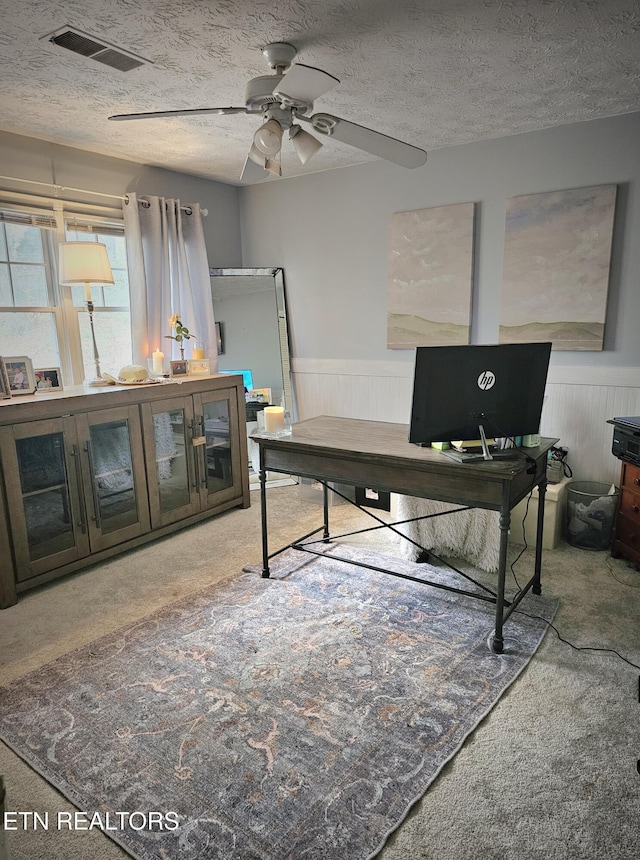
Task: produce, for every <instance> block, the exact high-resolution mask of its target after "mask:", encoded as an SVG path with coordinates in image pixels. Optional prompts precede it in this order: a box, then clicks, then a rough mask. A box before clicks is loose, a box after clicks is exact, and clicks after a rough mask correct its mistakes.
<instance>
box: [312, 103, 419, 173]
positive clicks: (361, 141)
mask: <svg viewBox="0 0 640 860" xmlns="http://www.w3.org/2000/svg"><path fill="white" fill-rule="evenodd" d="M297 118H298V119H299V120H305V121H306V122H310V123H311V125H312V126H313V127H314V129H315V130H316V131H318V132H320V133H321V134H326V135H329V137H334V138H335V139H336V140H339V141H341V142H342V143H348V144H349V146H355V147H356V148H357V149H362V150H364V152H370V153H371V155H377V156H378V157H379V158H384V159H385V161H392V162H393V163H394V164H399V165H400V166H401V167H420V166H421V165H422V164H424V163H425V162H426V160H427V153H426V152H425V151H424V149H419V148H418V147H417V146H412V145H411V144H410V143H403V142H402V141H401V140H396V139H395V138H394V137H388V136H387V135H386V134H381V133H380V132H379V131H372V130H371V129H370V128H365V127H364V126H362V125H356V124H355V123H354V122H348V121H347V120H346V119H340V117H338V116H331V114H328V113H316V114H314V115H313V116H312V117H304V116H298V117H297Z"/></svg>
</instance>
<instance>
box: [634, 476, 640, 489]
mask: <svg viewBox="0 0 640 860" xmlns="http://www.w3.org/2000/svg"><path fill="white" fill-rule="evenodd" d="M633 483H634V484H637V485H638V486H639V487H640V478H634V480H633Z"/></svg>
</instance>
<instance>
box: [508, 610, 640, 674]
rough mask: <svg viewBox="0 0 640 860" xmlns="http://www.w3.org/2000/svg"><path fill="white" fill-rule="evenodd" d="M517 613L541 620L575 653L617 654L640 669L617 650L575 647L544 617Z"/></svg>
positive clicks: (589, 646)
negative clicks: (597, 652) (599, 652)
mask: <svg viewBox="0 0 640 860" xmlns="http://www.w3.org/2000/svg"><path fill="white" fill-rule="evenodd" d="M515 611H516V612H519V613H520V614H521V615H526V616H527V618H535V619H539V620H540V621H544V623H545V624H547V625H548V626H549V627H550V628H551V629H552V630H553V631H554V632H555V634H556V636H557V637H558V639H559V640H560V641H561V642H564V644H565V645H569V647H570V648H573V650H574V651H602V652H605V653H608V654H615V655H616V657H619V658H620V659H621V660H622V661H623V662H624V663H628V665H629V666H633V668H634V669H640V666H638V664H637V663H633V662H632V661H631V660H627V658H626V657H623V656H622V654H620V652H619V651H616V650H615V648H597V647H596V646H591V645H574V644H573V642H569V640H568V639H565V638H564V637H563V636H561V635H560V632H559V631H558V628H557V627H554V625H553V624H552V623H551V622H550V621H549V620H547V619H546V618H544V616H542V615H531V614H530V613H529V612H525V611H524V610H522V609H516V610H515Z"/></svg>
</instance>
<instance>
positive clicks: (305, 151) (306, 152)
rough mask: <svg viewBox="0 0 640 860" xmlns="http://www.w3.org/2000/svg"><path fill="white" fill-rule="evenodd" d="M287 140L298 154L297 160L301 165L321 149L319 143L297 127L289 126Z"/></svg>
mask: <svg viewBox="0 0 640 860" xmlns="http://www.w3.org/2000/svg"><path fill="white" fill-rule="evenodd" d="M289 138H290V139H291V142H292V143H293V148H294V149H295V151H296V153H297V154H298V158H299V159H300V161H301V162H302V163H303V164H306V163H307V161H309V159H310V158H311V156H312V155H315V154H316V152H318V150H320V149H322V144H321V143H320V141H319V140H317V138H315V137H314V136H313V135H312V134H309V132H307V131H305V130H304V129H303V128H300V126H299V125H292V126H291V128H290V129H289Z"/></svg>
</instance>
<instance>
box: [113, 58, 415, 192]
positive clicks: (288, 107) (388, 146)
mask: <svg viewBox="0 0 640 860" xmlns="http://www.w3.org/2000/svg"><path fill="white" fill-rule="evenodd" d="M262 53H263V55H264V57H265V58H266V60H267V62H268V63H269V66H270V68H271V69H273V70H274V74H272V75H261V76H260V77H258V78H252V80H250V81H249V83H248V84H247V86H246V88H245V99H244V100H245V106H244V107H225V108H191V109H186V110H165V111H152V112H149V113H127V114H116V115H115V116H110V117H109V119H110V120H129V119H154V118H163V117H171V116H195V115H197V114H207V113H214V114H234V113H247V114H261V115H262V119H263V123H262V125H261V126H260V128H259V129H258V130H257V131H256V133H255V134H254V136H253V142H252V144H251V148H250V149H249V154H248V156H247V159H246V161H245V164H244V168H243V170H242V175H241V177H240V178H241V179H242V180H255V179H262V178H264V177H265V176H267V175H268V174H272V175H275V176H281V175H282V170H281V166H280V152H281V148H282V138H283V135H284V132H285V131H287V132H288V135H289V139H290V140H291V143H292V145H293V148H294V149H295V151H296V153H297V155H298V157H299V159H300V161H301V162H302V164H306V162H307V161H308V160H309V159H310V158H311V156H312V155H314V154H315V153H316V152H318V150H320V149H322V143H321V142H320V141H319V140H318V139H317V138H316V137H314V136H313V135H312V134H309V133H308V132H307V131H305V130H304V129H303V128H302V126H300V125H299V124H298V121H299V122H304V123H308V124H309V125H310V126H311V128H312V129H314V130H315V131H316V132H318V133H319V134H320V135H326V136H328V137H333V138H334V139H335V140H339V141H341V142H342V143H347V144H349V145H350V146H354V147H356V148H357V149H361V150H363V151H364V152H369V153H371V155H377V156H378V157H379V158H384V159H385V160H386V161H392V162H394V163H395V164H399V165H401V166H402V167H420V165H422V164H424V163H425V161H426V160H427V153H426V152H425V151H424V150H423V149H419V148H418V147H416V146H411V144H408V143H403V142H402V141H400V140H396V139H395V138H393V137H388V136H387V135H386V134H381V133H380V132H378V131H372V130H371V129H369V128H364V126H361V125H356V124H355V123H353V122H348V121H347V120H345V119H341V118H340V117H337V116H333V115H332V114H328V113H315V114H313V115H311V116H309V115H308V114H310V113H311V111H312V109H313V103H314V101H315V100H316V99H317V98H319V97H320V96H322V95H324V94H325V93H326V92H328V91H329V90H330V89H332V88H333V87H335V86H336V85H337V84H339V83H340V81H339V80H338V78H335V77H334V76H333V75H330V74H328V73H327V72H323V71H321V70H320V69H315V68H313V67H312V66H305V65H302V64H301V63H294V64H293V65H292V61H293V59H294V57H295V56H296V53H297V51H296V49H295V48H294V47H293V45H289V44H287V43H286V42H274V43H272V44H270V45H267V46H266V48H264V49H263V51H262Z"/></svg>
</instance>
